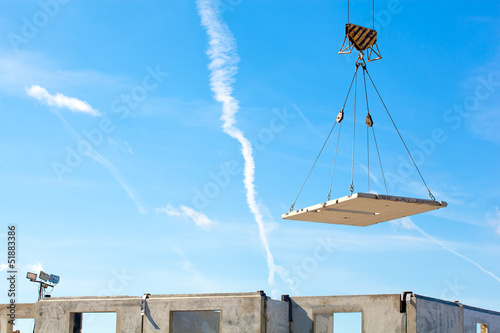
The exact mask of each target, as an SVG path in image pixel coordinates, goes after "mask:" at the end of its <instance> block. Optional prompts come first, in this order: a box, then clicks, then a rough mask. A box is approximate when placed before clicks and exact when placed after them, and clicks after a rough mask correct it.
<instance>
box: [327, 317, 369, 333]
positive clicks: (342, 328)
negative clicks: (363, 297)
mask: <svg viewBox="0 0 500 333" xmlns="http://www.w3.org/2000/svg"><path fill="white" fill-rule="evenodd" d="M361 321H362V319H361V312H336V313H334V314H333V333H361Z"/></svg>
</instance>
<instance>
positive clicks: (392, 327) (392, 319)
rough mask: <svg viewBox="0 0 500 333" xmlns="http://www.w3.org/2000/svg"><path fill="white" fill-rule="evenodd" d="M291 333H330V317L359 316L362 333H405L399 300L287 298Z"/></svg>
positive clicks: (381, 297) (377, 297)
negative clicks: (348, 314)
mask: <svg viewBox="0 0 500 333" xmlns="http://www.w3.org/2000/svg"><path fill="white" fill-rule="evenodd" d="M291 306H292V315H293V322H292V324H291V332H292V333H309V332H311V333H312V332H314V333H332V332H333V313H337V312H361V316H362V317H361V318H362V332H363V333H403V332H406V314H405V313H401V296H400V295H399V294H397V295H369V296H317V297H291Z"/></svg>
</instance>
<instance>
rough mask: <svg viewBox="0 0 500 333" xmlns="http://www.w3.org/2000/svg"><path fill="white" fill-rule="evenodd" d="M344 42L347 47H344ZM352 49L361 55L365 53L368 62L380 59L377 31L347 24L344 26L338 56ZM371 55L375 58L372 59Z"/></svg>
mask: <svg viewBox="0 0 500 333" xmlns="http://www.w3.org/2000/svg"><path fill="white" fill-rule="evenodd" d="M346 41H347V42H348V43H347V46H345V44H346ZM353 48H355V49H356V50H358V51H359V52H361V53H363V51H366V52H367V54H368V61H374V60H379V59H382V57H381V56H380V51H379V49H378V46H377V31H376V30H373V29H369V28H365V27H362V26H360V25H356V24H352V23H347V24H346V25H345V37H344V42H343V43H342V46H341V47H340V51H339V54H347V53H351V52H352V49H353ZM373 53H375V55H376V56H377V58H375V59H372V54H373Z"/></svg>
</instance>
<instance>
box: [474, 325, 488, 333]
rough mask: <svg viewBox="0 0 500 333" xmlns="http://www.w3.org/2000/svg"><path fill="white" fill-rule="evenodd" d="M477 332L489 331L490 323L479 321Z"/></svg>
mask: <svg viewBox="0 0 500 333" xmlns="http://www.w3.org/2000/svg"><path fill="white" fill-rule="evenodd" d="M476 333H488V325H486V324H481V323H477V325H476Z"/></svg>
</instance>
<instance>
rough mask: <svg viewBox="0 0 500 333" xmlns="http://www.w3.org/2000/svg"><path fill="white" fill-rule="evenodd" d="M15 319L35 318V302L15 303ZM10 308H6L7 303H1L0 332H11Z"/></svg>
mask: <svg viewBox="0 0 500 333" xmlns="http://www.w3.org/2000/svg"><path fill="white" fill-rule="evenodd" d="M15 307H16V319H30V318H35V315H36V312H35V309H36V306H35V303H25V304H16V305H15ZM9 311H10V309H9V308H7V305H6V304H5V305H2V306H1V309H0V333H3V332H12V331H13V327H12V325H11V324H9V320H10V317H9V316H8V315H9Z"/></svg>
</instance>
